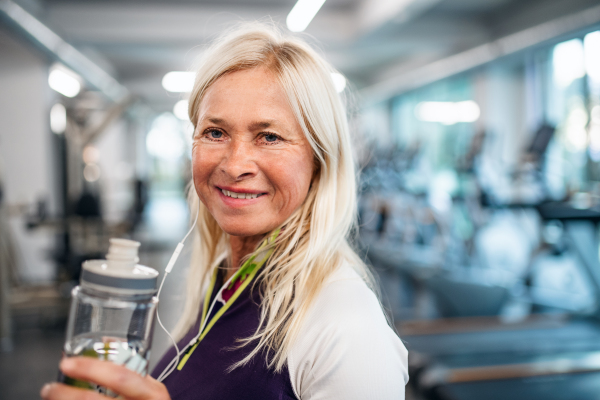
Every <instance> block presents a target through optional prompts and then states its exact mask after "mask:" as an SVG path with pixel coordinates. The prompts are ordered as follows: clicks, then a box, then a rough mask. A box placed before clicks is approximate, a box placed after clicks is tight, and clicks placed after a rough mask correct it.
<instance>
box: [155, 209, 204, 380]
mask: <svg viewBox="0 0 600 400" xmlns="http://www.w3.org/2000/svg"><path fill="white" fill-rule="evenodd" d="M199 214H200V204H198V211H197V212H196V218H195V219H194V223H193V224H192V227H191V228H190V230H189V231H188V232H187V234H186V235H185V236H184V237H183V239H182V240H181V242H179V243H178V244H177V247H176V248H175V251H174V252H173V255H172V256H171V259H170V260H169V263H168V264H167V267H166V268H165V274H164V275H163V278H162V281H161V282H160V286H159V288H158V293H157V294H156V297H157V298H158V299H159V300H160V293H161V292H162V288H163V285H164V284H165V280H166V279H167V275H169V273H170V272H171V270H172V269H173V266H174V265H175V262H177V259H178V258H179V254H181V250H183V246H184V244H183V243H184V242H185V240H186V239H187V238H188V236H189V235H190V234H191V233H192V231H193V230H194V228H195V227H196V223H197V222H198V215H199ZM159 305H160V302H159ZM156 319H157V320H158V324H159V325H160V327H161V328H162V329H163V331H165V333H166V334H167V336H168V337H169V339H171V342H172V343H173V346H175V352H176V353H177V356H176V358H174V359H173V360H172V361H171V362H170V363H169V365H168V366H167V368H166V369H165V370H164V371H163V372H162V373H161V374H160V376H159V377H158V379H157V380H158V381H159V382H160V381H162V380H163V379H165V378H166V377H167V376H169V374H170V373H171V372H173V370H174V369H175V368H176V367H177V364H179V356H180V355H181V353H182V352H183V351H184V350H182V351H181V352H180V351H179V347H178V346H177V341H176V340H175V339H174V338H173V336H172V335H171V333H170V332H169V331H168V330H167V328H165V326H164V325H163V323H162V321H161V319H160V313H159V312H158V309H157V311H156ZM187 347H188V346H186V348H187ZM174 360H177V362H176V363H175V365H174V366H173V368H171V364H173V361H174ZM168 369H170V370H169V372H168V373H167V374H166V375H165V372H166V371H167V370H168ZM163 375H165V376H163Z"/></svg>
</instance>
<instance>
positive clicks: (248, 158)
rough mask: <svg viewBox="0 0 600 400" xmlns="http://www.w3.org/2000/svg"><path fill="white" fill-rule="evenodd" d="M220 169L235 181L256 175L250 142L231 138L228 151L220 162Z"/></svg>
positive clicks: (256, 169) (252, 147)
mask: <svg viewBox="0 0 600 400" xmlns="http://www.w3.org/2000/svg"><path fill="white" fill-rule="evenodd" d="M221 169H222V170H223V172H225V173H226V174H227V175H229V177H230V178H231V179H233V180H235V181H240V180H244V179H248V178H252V177H254V176H256V174H257V172H258V166H257V165H256V160H255V152H254V145H253V143H252V142H247V141H243V140H233V141H232V142H231V145H230V148H229V151H228V152H227V153H226V155H225V157H224V158H223V160H222V162H221Z"/></svg>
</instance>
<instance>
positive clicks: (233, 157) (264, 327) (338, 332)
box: [42, 25, 408, 400]
mask: <svg viewBox="0 0 600 400" xmlns="http://www.w3.org/2000/svg"><path fill="white" fill-rule="evenodd" d="M332 71H333V69H332V68H331V67H330V66H329V65H328V64H327V63H325V62H324V61H323V60H322V58H321V57H320V56H319V55H317V54H316V53H315V52H314V51H313V50H312V49H311V48H310V47H309V46H307V45H306V44H305V43H304V42H302V41H299V40H297V39H292V38H284V37H282V36H281V34H280V33H278V32H277V31H275V30H273V29H270V28H266V27H264V26H256V25H252V26H246V27H245V28H242V29H238V30H237V31H235V32H233V33H231V34H229V35H227V36H225V37H223V38H221V40H220V41H218V42H217V43H216V44H215V45H213V47H212V48H211V49H210V50H209V51H208V52H207V54H206V55H205V57H204V61H203V63H202V64H201V66H200V68H199V70H198V73H197V77H196V82H195V85H194V89H193V91H192V93H191V97H190V109H189V111H190V119H191V121H192V123H193V124H194V126H195V132H194V142H193V151H192V156H193V157H192V158H193V159H192V168H193V171H192V172H193V184H194V187H193V190H191V191H190V199H191V204H192V206H193V208H195V207H196V205H197V206H198V207H199V216H200V217H199V219H198V228H197V233H198V235H196V237H195V239H194V240H195V243H194V256H193V261H192V266H191V268H190V276H189V280H188V295H187V303H186V306H185V309H184V313H183V317H182V319H181V321H180V323H179V325H178V327H177V329H176V331H177V332H178V333H177V335H178V337H180V338H181V340H180V342H179V343H180V347H183V346H185V345H187V344H189V345H190V347H189V348H187V349H186V350H185V352H183V353H182V354H181V355H180V357H177V354H176V352H175V350H174V349H172V350H171V351H170V352H169V353H167V355H166V356H165V357H164V358H163V360H162V361H161V362H160V363H159V365H158V366H157V368H156V369H155V371H154V373H153V376H154V377H155V378H159V379H160V380H162V383H161V382H159V381H157V380H154V379H153V378H151V377H146V378H142V377H139V376H137V375H136V374H134V373H132V372H130V371H127V370H126V369H125V368H124V367H120V366H115V365H112V364H110V363H106V362H102V361H97V360H92V359H84V358H73V359H67V360H64V361H63V362H62V363H61V369H62V370H63V372H64V373H65V374H66V375H69V376H72V377H74V378H79V379H85V380H90V381H93V382H96V383H98V384H101V385H104V386H107V387H109V388H111V389H113V390H114V391H115V392H117V393H120V394H121V396H122V397H123V398H125V399H131V400H134V399H136V400H137V399H169V398H172V399H174V400H184V399H261V400H267V399H303V400H306V399H334V398H335V399H338V398H339V399H403V398H404V385H405V383H406V382H407V380H408V374H407V352H406V349H405V348H404V346H403V344H402V342H401V341H400V339H399V338H398V337H397V336H396V334H395V333H394V332H393V330H392V329H391V328H390V327H389V325H388V324H387V322H386V319H385V317H384V314H383V312H382V310H381V307H380V304H379V302H378V300H377V297H376V296H375V295H374V294H373V291H372V290H371V289H370V287H371V282H372V280H371V277H370V274H369V272H368V269H367V268H366V266H365V265H364V264H363V262H362V261H361V260H360V258H359V257H358V256H357V255H356V253H355V252H354V251H353V250H352V248H351V246H350V245H349V243H348V239H347V238H348V236H349V234H350V232H351V229H352V228H353V226H354V223H355V214H356V186H355V172H354V165H353V160H352V150H351V145H350V136H349V132H348V126H347V120H346V115H345V110H344V106H343V104H342V101H341V99H340V97H339V95H338V94H337V93H336V91H335V88H334V85H333V82H332V80H331V72H332ZM42 397H43V398H44V399H61V400H65V399H79V398H82V397H81V392H80V391H79V390H78V389H75V388H69V387H65V386H63V385H60V384H52V385H50V386H47V387H44V389H43V390H42ZM85 398H86V399H95V398H98V399H100V398H103V397H102V396H100V395H97V397H94V396H89V397H85Z"/></svg>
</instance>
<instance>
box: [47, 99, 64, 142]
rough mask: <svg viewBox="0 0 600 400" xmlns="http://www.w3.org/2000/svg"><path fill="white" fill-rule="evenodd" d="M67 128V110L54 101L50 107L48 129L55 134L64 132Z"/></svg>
mask: <svg viewBox="0 0 600 400" xmlns="http://www.w3.org/2000/svg"><path fill="white" fill-rule="evenodd" d="M66 129H67V110H66V109H65V106H63V105H62V104H60V103H56V104H55V105H53V106H52V108H51V109H50V130H52V132H54V133H56V134H57V135H59V134H61V133H64V132H65V130H66Z"/></svg>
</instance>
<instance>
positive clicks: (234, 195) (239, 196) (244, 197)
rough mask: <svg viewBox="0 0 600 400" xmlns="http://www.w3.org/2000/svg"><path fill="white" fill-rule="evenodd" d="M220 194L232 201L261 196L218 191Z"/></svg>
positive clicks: (223, 190)
mask: <svg viewBox="0 0 600 400" xmlns="http://www.w3.org/2000/svg"><path fill="white" fill-rule="evenodd" d="M219 190H220V191H221V193H223V194H224V195H225V196H227V197H231V198H232V199H256V198H257V197H260V196H262V194H258V193H236V192H230V191H229V190H225V189H219Z"/></svg>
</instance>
